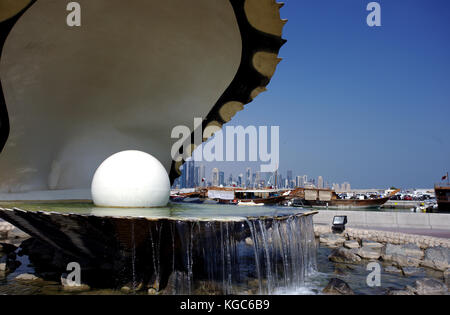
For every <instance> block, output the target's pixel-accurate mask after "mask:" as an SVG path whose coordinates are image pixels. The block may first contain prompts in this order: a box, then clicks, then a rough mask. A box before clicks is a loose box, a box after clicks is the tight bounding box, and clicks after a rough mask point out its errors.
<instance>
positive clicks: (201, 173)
mask: <svg viewBox="0 0 450 315" xmlns="http://www.w3.org/2000/svg"><path fill="white" fill-rule="evenodd" d="M199 184H200V185H201V186H206V169H205V165H203V164H201V165H200V169H199Z"/></svg>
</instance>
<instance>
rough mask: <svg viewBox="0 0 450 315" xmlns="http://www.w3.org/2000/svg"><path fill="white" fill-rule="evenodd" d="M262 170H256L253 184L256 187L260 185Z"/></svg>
mask: <svg viewBox="0 0 450 315" xmlns="http://www.w3.org/2000/svg"><path fill="white" fill-rule="evenodd" d="M261 179H262V178H261V172H260V171H256V173H255V180H254V181H253V185H254V187H256V188H258V187H259V185H260V184H261Z"/></svg>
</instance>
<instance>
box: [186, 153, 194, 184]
mask: <svg viewBox="0 0 450 315" xmlns="http://www.w3.org/2000/svg"><path fill="white" fill-rule="evenodd" d="M186 166H187V188H193V187H195V182H194V174H195V162H194V160H193V159H191V160H189V161H187V162H186Z"/></svg>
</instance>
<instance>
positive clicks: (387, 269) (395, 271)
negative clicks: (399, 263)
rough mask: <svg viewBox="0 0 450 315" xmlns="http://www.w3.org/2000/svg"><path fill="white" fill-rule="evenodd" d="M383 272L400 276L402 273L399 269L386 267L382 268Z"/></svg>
mask: <svg viewBox="0 0 450 315" xmlns="http://www.w3.org/2000/svg"><path fill="white" fill-rule="evenodd" d="M384 271H385V272H387V273H396V274H402V273H403V272H402V270H401V269H399V268H397V267H394V266H387V267H385V268H384Z"/></svg>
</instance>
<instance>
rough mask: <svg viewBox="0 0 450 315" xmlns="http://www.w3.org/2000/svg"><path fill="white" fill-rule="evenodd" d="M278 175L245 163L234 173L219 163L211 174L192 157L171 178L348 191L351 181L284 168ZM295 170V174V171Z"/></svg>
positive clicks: (192, 184) (184, 184)
mask: <svg viewBox="0 0 450 315" xmlns="http://www.w3.org/2000/svg"><path fill="white" fill-rule="evenodd" d="M276 174H277V178H276V181H275V173H269V172H261V171H258V170H254V171H253V170H252V168H251V167H246V168H245V172H241V173H240V172H237V173H235V174H233V173H228V174H226V173H225V172H224V171H223V170H221V169H220V168H218V167H214V168H212V169H211V172H210V174H209V175H208V172H206V167H205V165H204V163H202V162H201V163H198V164H196V162H195V161H193V160H192V159H190V160H188V161H187V162H186V163H185V164H184V165H183V167H182V174H181V176H180V177H179V178H178V179H177V180H176V181H175V182H174V184H173V186H172V188H180V189H184V188H196V187H219V186H222V187H243V188H265V187H275V183H276V185H277V186H276V188H287V189H289V188H296V187H315V188H320V189H323V188H331V189H333V190H335V191H346V192H348V191H350V190H351V185H350V183H349V182H342V183H336V182H332V183H331V182H329V181H326V179H325V177H324V176H322V175H319V176H318V177H317V180H316V178H313V177H310V176H309V175H308V174H304V175H297V174H296V173H294V172H293V171H292V170H287V171H286V176H285V174H283V173H281V172H278V171H277V172H276ZM294 174H295V175H294Z"/></svg>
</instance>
